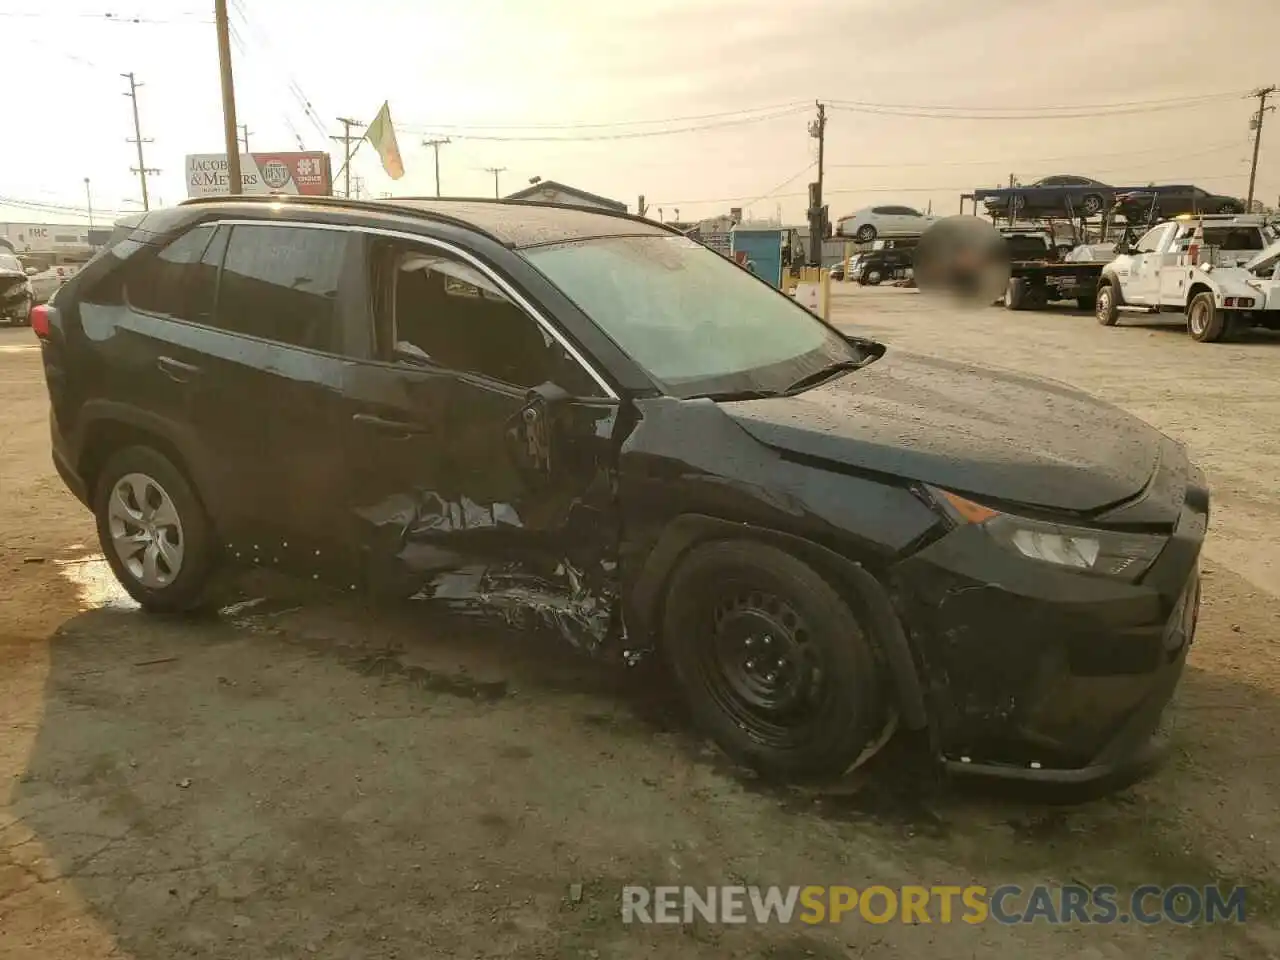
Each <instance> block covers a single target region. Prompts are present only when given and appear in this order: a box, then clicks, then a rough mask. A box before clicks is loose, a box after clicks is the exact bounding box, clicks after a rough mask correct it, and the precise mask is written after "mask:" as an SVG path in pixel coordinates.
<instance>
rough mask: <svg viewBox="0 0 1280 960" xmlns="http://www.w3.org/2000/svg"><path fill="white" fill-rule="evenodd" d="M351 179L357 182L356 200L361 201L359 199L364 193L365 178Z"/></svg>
mask: <svg viewBox="0 0 1280 960" xmlns="http://www.w3.org/2000/svg"><path fill="white" fill-rule="evenodd" d="M351 179H352V180H353V181H355V185H356V199H357V200H359V199H360V194H361V193H362V192H364V177H352V178H351Z"/></svg>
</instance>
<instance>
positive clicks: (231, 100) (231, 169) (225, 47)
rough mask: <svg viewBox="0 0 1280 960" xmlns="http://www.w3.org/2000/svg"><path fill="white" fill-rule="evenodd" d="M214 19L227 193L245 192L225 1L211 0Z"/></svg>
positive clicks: (229, 29) (229, 31)
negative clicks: (220, 82)
mask: <svg viewBox="0 0 1280 960" xmlns="http://www.w3.org/2000/svg"><path fill="white" fill-rule="evenodd" d="M213 22H214V26H215V27H216V29H217V33H218V73H219V77H220V79H221V80H222V135H223V145H224V146H225V147H226V151H227V192H228V193H229V194H231V195H232V196H236V195H238V194H240V193H243V192H244V181H243V180H242V179H241V175H240V137H239V135H238V134H239V130H240V128H239V126H238V125H237V124H236V88H235V84H234V83H232V80H231V27H230V25H229V23H228V21H227V0H213Z"/></svg>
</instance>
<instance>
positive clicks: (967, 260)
mask: <svg viewBox="0 0 1280 960" xmlns="http://www.w3.org/2000/svg"><path fill="white" fill-rule="evenodd" d="M914 272H915V280H916V286H917V287H918V288H919V289H920V290H921V291H922V292H923V293H927V294H939V293H942V294H948V295H950V296H952V297H957V298H959V299H960V300H961V301H962V302H963V303H964V304H966V305H970V306H990V304H991V303H992V302H993V301H995V300H997V299H999V298H1000V297H1001V296H1003V295H1004V291H1005V287H1006V286H1007V285H1008V283H1009V248H1008V245H1007V244H1006V243H1005V240H1004V237H1002V236H1001V235H1000V233H999V232H998V231H997V230H996V228H995V227H993V226H992V225H991V224H989V223H988V222H987V221H985V220H980V219H979V218H977V217H967V216H957V217H947V218H946V219H945V220H939V221H938V222H937V223H935V224H934V225H933V226H931V227H929V229H927V230H926V231H925V232H924V234H923V235H922V236H921V237H920V244H919V246H918V247H916V258H915V266H914Z"/></svg>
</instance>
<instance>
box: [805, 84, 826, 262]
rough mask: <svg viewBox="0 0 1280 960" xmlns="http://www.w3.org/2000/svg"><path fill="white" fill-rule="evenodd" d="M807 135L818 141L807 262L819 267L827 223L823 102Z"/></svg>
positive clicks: (810, 200) (811, 190) (810, 197)
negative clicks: (816, 170)
mask: <svg viewBox="0 0 1280 960" xmlns="http://www.w3.org/2000/svg"><path fill="white" fill-rule="evenodd" d="M809 136H811V137H813V138H814V139H816V140H817V141H818V180H817V182H816V183H811V184H809V263H810V264H811V265H812V266H815V267H820V266H822V241H823V239H824V236H825V233H826V224H827V208H826V207H825V206H824V205H823V203H822V174H823V166H824V163H825V160H826V153H825V151H826V143H827V107H826V104H824V103H821V102H820V103H818V119H817V120H814V121H813V122H812V123H810V124H809Z"/></svg>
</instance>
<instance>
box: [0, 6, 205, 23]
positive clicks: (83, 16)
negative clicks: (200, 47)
mask: <svg viewBox="0 0 1280 960" xmlns="http://www.w3.org/2000/svg"><path fill="white" fill-rule="evenodd" d="M0 17H24V18H32V19H37V18H38V19H44V18H50V19H52V18H55V17H64V18H68V17H69V18H72V19H77V20H101V21H103V22H106V23H151V24H155V23H160V24H178V25H184V26H185V25H187V24H205V23H213V21H212V20H210V19H208V18H207V17H204V14H202V13H201V14H196V13H194V12H193V14H192V16H191V17H190V18H186V19H172V18H168V19H160V18H156V17H131V16H128V15H127V14H119V13H47V12H43V11H39V12H27V11H19V12H12V11H7V10H6V11H0ZM198 17H204V18H203V19H197V18H198Z"/></svg>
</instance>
